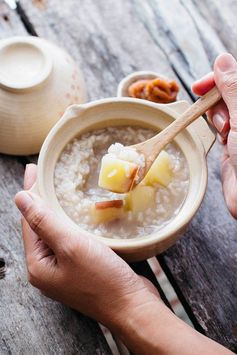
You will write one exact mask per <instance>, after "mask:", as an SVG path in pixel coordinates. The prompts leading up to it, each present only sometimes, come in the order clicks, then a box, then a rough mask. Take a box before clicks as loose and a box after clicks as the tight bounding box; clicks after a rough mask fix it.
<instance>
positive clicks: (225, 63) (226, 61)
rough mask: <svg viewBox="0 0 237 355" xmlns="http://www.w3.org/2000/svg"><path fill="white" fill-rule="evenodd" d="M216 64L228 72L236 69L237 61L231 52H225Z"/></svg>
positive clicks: (221, 69)
mask: <svg viewBox="0 0 237 355" xmlns="http://www.w3.org/2000/svg"><path fill="white" fill-rule="evenodd" d="M216 65H217V66H218V68H219V69H220V71H222V72H228V71H231V70H233V69H236V66H237V63H236V60H235V58H234V57H233V56H232V55H231V54H229V53H225V54H222V55H220V56H219V57H218V58H217V60H216Z"/></svg>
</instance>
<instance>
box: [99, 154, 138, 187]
mask: <svg viewBox="0 0 237 355" xmlns="http://www.w3.org/2000/svg"><path fill="white" fill-rule="evenodd" d="M138 169H139V167H138V165H137V164H134V163H132V162H129V161H125V160H121V159H118V158H113V157H110V156H109V155H105V156H104V157H103V158H102V160H101V169H100V175H99V186H100V187H102V188H104V189H106V190H110V191H113V192H117V193H125V192H128V191H129V190H130V189H131V188H132V185H133V182H134V179H135V177H136V174H137V172H138Z"/></svg>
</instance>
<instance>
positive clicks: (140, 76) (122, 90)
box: [117, 70, 169, 97]
mask: <svg viewBox="0 0 237 355" xmlns="http://www.w3.org/2000/svg"><path fill="white" fill-rule="evenodd" d="M156 78H161V79H165V80H169V79H168V78H167V77H166V76H164V75H162V74H159V73H156V72H154V71H148V70H141V71H135V72H133V73H131V74H129V75H127V76H125V78H124V79H123V80H121V81H120V83H119V85H118V89H117V96H118V97H129V94H128V88H129V86H130V85H132V84H133V83H135V82H136V81H138V80H147V79H156Z"/></svg>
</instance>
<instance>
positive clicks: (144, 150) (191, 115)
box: [129, 87, 221, 187]
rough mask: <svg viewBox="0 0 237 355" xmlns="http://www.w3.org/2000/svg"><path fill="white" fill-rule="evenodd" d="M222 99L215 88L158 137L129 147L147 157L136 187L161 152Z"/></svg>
mask: <svg viewBox="0 0 237 355" xmlns="http://www.w3.org/2000/svg"><path fill="white" fill-rule="evenodd" d="M220 99H221V94H220V92H219V91H218V89H217V87H214V88H213V89H211V90H210V91H208V92H207V93H206V94H205V95H203V96H202V97H200V98H199V99H198V100H197V101H196V102H195V103H194V104H193V105H192V106H190V107H189V108H188V109H187V110H186V111H185V112H184V113H183V114H182V115H181V116H180V117H179V118H177V119H176V120H175V121H174V122H172V123H171V124H170V125H169V126H168V127H166V128H165V129H164V130H163V131H161V132H160V133H158V134H157V135H156V136H154V137H152V138H150V139H148V140H147V141H144V142H142V143H139V144H135V145H132V146H129V147H130V148H133V149H136V151H137V152H138V153H140V154H143V155H144V157H145V167H144V169H141V173H140V174H139V179H138V181H136V185H137V184H138V183H139V182H140V181H141V180H142V179H143V178H144V177H145V175H146V174H147V172H148V170H149V169H150V167H151V165H152V164H153V162H154V160H155V159H156V158H157V156H158V155H159V153H160V152H161V150H162V149H164V147H165V146H166V145H167V144H168V143H170V142H171V141H172V140H173V139H174V137H175V136H176V135H177V134H178V133H179V132H180V131H182V130H183V129H184V128H186V127H187V126H188V125H190V123H192V122H193V121H194V120H196V119H197V118H198V117H200V116H202V115H203V114H204V113H205V112H206V111H207V110H208V109H209V108H211V107H212V106H213V105H214V104H216V103H217V102H218V101H219V100H220ZM133 187H135V186H133Z"/></svg>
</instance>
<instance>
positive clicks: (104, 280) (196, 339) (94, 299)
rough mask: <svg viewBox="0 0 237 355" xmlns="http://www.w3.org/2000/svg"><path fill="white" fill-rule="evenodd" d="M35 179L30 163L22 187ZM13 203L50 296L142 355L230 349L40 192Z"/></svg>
mask: <svg viewBox="0 0 237 355" xmlns="http://www.w3.org/2000/svg"><path fill="white" fill-rule="evenodd" d="M35 179H36V166H35V165H33V164H30V165H28V166H27V167H26V172H25V180H24V188H25V189H30V188H31V186H32V185H33V183H34V182H35ZM15 201H16V205H17V207H18V208H19V209H20V211H21V213H22V215H23V218H22V232H23V241H24V247H25V253H26V262H27V268H28V276H29V281H30V282H31V283H32V284H33V286H35V287H37V288H39V289H40V290H41V291H42V293H44V294H45V295H46V296H48V297H50V298H53V299H55V300H57V301H59V302H62V303H64V304H66V305H68V306H70V307H72V308H74V309H77V310H79V311H81V312H82V313H84V314H86V315H89V316H91V317H92V318H94V319H96V320H97V321H99V322H101V323H103V324H104V325H106V326H107V327H109V328H110V329H111V330H112V331H113V332H114V333H115V334H116V335H117V336H119V337H120V338H121V339H122V341H123V342H124V343H125V345H127V346H128V348H129V349H131V351H132V352H133V353H136V354H138V355H139V354H145V353H147V354H148V353H149V354H150V355H153V354H154V355H155V354H167V355H169V354H170V355H171V354H174V353H180V354H184V355H186V354H187V355H188V354H189V353H190V348H193V349H195V351H194V352H193V354H194V355H196V354H202V353H205V354H223V355H224V354H229V353H230V352H229V351H228V350H226V349H224V348H223V347H221V346H220V345H218V344H216V343H215V342H213V341H212V340H209V339H207V338H206V337H204V336H203V335H201V334H199V333H197V332H196V331H195V330H194V329H192V328H191V327H189V326H188V325H187V324H185V323H184V322H183V321H181V320H180V319H178V318H177V317H176V316H175V315H174V314H173V313H172V312H171V311H170V310H169V309H168V308H167V307H166V306H165V305H164V304H163V303H162V302H161V301H160V298H159V294H158V292H157V290H156V289H155V288H154V286H153V285H152V284H151V283H150V282H149V281H148V280H147V279H145V278H142V277H140V276H138V275H137V274H135V273H134V272H133V270H132V269H131V268H130V267H129V266H128V265H127V264H126V262H125V261H123V260H122V259H121V258H120V257H119V256H118V255H116V254H115V253H114V252H113V251H112V250H111V249H109V248H108V247H107V246H105V245H104V244H102V243H100V242H99V241H97V240H96V239H94V238H89V237H87V236H84V235H82V234H80V233H78V232H77V231H76V230H73V229H72V228H71V226H68V225H66V224H65V223H63V222H62V221H61V220H60V219H59V218H58V217H57V215H56V214H54V213H53V211H51V210H50V209H49V208H47V206H45V204H44V203H43V201H42V200H41V199H40V198H39V197H38V196H36V195H34V194H33V193H30V192H24V191H22V192H19V193H18V194H17V195H16V198H15ZM174 332H175V334H176V336H175V337H173V334H174ZM170 339H172V341H170ZM183 339H185V341H184V340H183Z"/></svg>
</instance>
